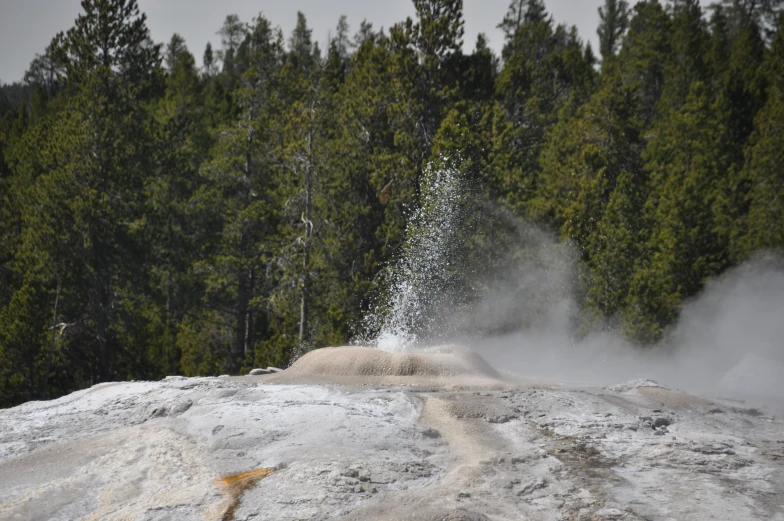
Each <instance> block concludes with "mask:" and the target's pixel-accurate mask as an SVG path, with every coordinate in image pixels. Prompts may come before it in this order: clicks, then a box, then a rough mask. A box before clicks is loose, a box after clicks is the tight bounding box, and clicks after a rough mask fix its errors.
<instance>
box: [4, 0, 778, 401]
mask: <svg viewBox="0 0 784 521" xmlns="http://www.w3.org/2000/svg"><path fill="white" fill-rule="evenodd" d="M413 3H414V6H415V9H416V16H415V17H414V18H413V19H411V18H409V19H407V20H405V21H403V22H400V23H398V24H395V25H393V26H392V27H391V28H390V29H389V30H388V31H379V30H376V29H375V28H374V27H373V26H372V25H371V24H370V23H367V22H363V23H362V24H361V26H360V27H359V30H358V31H356V32H354V33H353V34H352V32H351V30H350V28H349V27H348V24H347V22H346V18H345V17H340V18H339V19H338V23H337V27H336V29H335V31H334V35H333V36H331V37H330V39H329V42H328V47H327V48H326V49H320V48H319V45H318V44H317V43H316V42H315V41H314V40H313V38H312V34H311V30H310V29H309V28H308V25H307V21H306V18H305V16H304V15H303V14H302V13H300V14H298V18H297V24H296V27H295V29H294V30H293V32H292V33H291V34H289V35H284V34H283V33H282V31H281V30H280V29H279V28H277V27H276V26H275V25H274V24H273V22H272V21H270V20H268V19H266V18H265V17H264V16H263V14H259V15H258V16H257V17H256V18H255V19H253V20H251V21H248V22H246V21H242V20H240V19H239V18H238V17H237V16H236V15H230V16H228V17H227V18H226V20H225V21H224V23H223V25H222V27H221V28H220V31H219V32H218V34H219V35H220V40H221V41H220V45H219V48H217V49H213V48H212V46H211V45H210V44H208V45H207V47H206V49H205V50H204V53H203V57H202V66H201V67H199V66H198V65H197V62H196V59H195V57H194V55H193V54H192V53H191V51H190V50H189V49H188V48H187V45H186V42H185V41H184V40H183V38H182V37H180V36H179V35H177V34H175V35H173V36H172V38H171V40H170V41H169V42H168V44H166V45H165V46H163V45H160V44H156V43H154V42H153V41H152V40H151V38H150V35H149V30H148V28H147V25H146V18H145V15H144V14H143V13H141V12H140V11H139V8H138V6H137V3H136V1H135V0H83V1H82V12H81V14H80V15H79V17H78V18H77V19H76V21H75V23H74V25H73V27H72V28H71V29H70V30H68V31H67V32H65V33H60V34H58V35H56V36H55V37H54V38H53V39H52V41H51V43H50V45H49V46H48V47H47V48H46V50H45V51H44V52H43V53H42V54H40V55H37V56H36V57H35V59H34V60H33V61H32V63H31V64H30V67H29V69H28V71H27V72H26V74H25V77H24V80H23V81H22V82H21V83H16V84H13V85H5V86H3V87H2V88H1V89H0V404H2V405H6V406H7V405H13V404H17V403H20V402H22V401H25V400H30V399H40V398H45V397H52V396H58V395H62V394H64V393H67V392H70V391H72V390H74V389H78V388H82V387H85V386H89V385H91V384H94V383H98V382H105V381H111V380H124V379H156V378H161V377H163V376H165V375H168V374H185V375H210V374H223V373H229V374H237V373H239V372H241V371H245V370H247V369H249V368H251V367H254V366H267V365H279V366H280V365H285V364H286V363H287V362H288V361H289V360H291V359H292V357H293V356H295V355H296V353H298V352H301V351H302V350H304V349H309V348H312V347H321V346H326V345H337V344H342V343H345V342H347V341H349V340H350V339H351V338H354V337H355V336H356V335H357V334H359V333H360V331H359V329H360V328H361V317H362V314H363V312H365V311H366V310H367V309H368V308H369V307H370V306H371V303H372V302H373V299H374V298H377V297H378V294H379V291H381V290H380V289H379V283H378V280H379V276H380V274H381V272H382V271H383V270H384V268H385V266H387V265H388V263H389V262H390V260H392V259H393V258H394V257H395V255H396V252H398V251H399V250H400V248H401V244H402V242H403V241H404V239H405V236H406V223H407V220H408V219H409V217H410V216H411V215H412V212H413V210H414V209H415V208H416V207H417V205H418V204H419V201H420V198H421V197H422V192H423V190H425V189H426V181H425V179H424V175H425V172H426V171H427V168H428V165H429V164H431V163H434V162H438V161H440V160H442V158H444V157H451V158H460V161H459V165H458V166H457V168H459V169H460V170H461V172H463V175H464V176H465V177H466V178H467V179H470V180H471V183H472V186H473V187H475V191H476V194H475V197H481V198H486V200H487V201H490V202H492V203H493V204H494V205H496V206H497V207H498V208H501V209H503V211H504V212H507V213H509V214H511V215H514V216H516V217H517V218H520V219H524V220H526V221H529V222H533V223H536V224H537V225H538V226H541V227H543V228H545V229H547V230H550V231H551V232H552V233H553V234H554V235H556V236H557V237H559V238H560V240H562V241H563V242H564V243H567V244H569V245H571V246H573V247H574V248H575V250H576V251H577V252H578V256H579V259H578V260H579V270H578V274H579V288H580V293H579V300H580V303H581V306H580V307H581V309H580V316H579V320H578V321H577V323H576V324H575V330H576V331H578V332H579V331H588V330H595V329H596V328H599V329H612V330H616V331H620V332H622V333H623V334H624V335H626V336H627V337H628V338H630V339H632V340H634V341H636V342H637V343H640V344H642V345H650V344H654V343H656V342H658V341H659V340H661V339H662V338H663V337H664V336H666V334H667V331H668V327H669V326H671V325H672V324H673V323H674V322H675V320H676V319H677V317H678V313H679V310H680V308H681V305H682V303H683V301H684V300H685V299H687V298H689V297H691V296H693V295H695V294H696V293H697V292H699V291H700V289H701V288H702V287H703V285H704V284H705V282H706V281H707V280H708V279H709V278H711V277H714V276H717V275H720V274H721V273H722V272H723V271H725V270H726V269H728V268H729V267H732V266H735V265H737V264H739V263H741V262H743V261H744V260H745V259H746V258H747V257H748V256H749V255H751V254H753V253H754V252H755V251H757V250H760V249H770V248H779V247H782V246H784V168H783V165H784V33H783V32H782V31H780V30H778V29H779V27H780V26H781V21H782V14H781V13H782V7H784V2H782V0H765V1H751V0H722V1H720V2H718V3H714V4H712V5H710V6H707V7H701V5H700V3H699V2H698V1H697V0H670V1H667V2H666V3H661V2H659V1H657V0H644V1H640V2H638V3H637V4H636V5H634V6H630V5H629V4H628V3H627V2H626V1H623V0H606V1H605V4H604V5H603V6H602V7H601V8H600V17H601V23H600V25H599V27H598V36H599V49H598V52H595V51H594V50H593V49H592V48H591V46H590V44H588V43H585V42H584V41H583V40H582V39H581V38H580V36H579V35H578V33H577V30H576V29H575V28H574V27H567V26H566V25H559V24H556V23H555V22H554V21H553V18H552V17H551V16H550V15H549V14H548V12H547V10H546V5H545V4H544V2H543V1H542V0H512V1H511V3H510V5H509V10H508V13H507V15H506V16H505V17H504V18H503V20H501V21H500V23H499V28H500V29H502V30H503V33H504V45H503V51H502V53H501V56H496V55H495V54H494V52H493V51H492V50H491V49H490V48H489V47H488V44H487V40H486V38H485V37H484V36H483V35H480V36H479V37H478V39H477V41H476V45H475V47H474V50H473V51H472V52H471V53H470V54H469V53H466V52H464V51H463V48H464V46H463V25H464V20H463V11H462V1H461V0H413ZM479 221H482V222H481V223H479V225H477V226H474V227H473V228H472V230H473V231H472V233H473V234H474V235H475V240H476V244H479V245H481V248H479V249H478V250H475V252H474V254H477V251H478V252H480V254H481V256H482V259H483V262H484V263H486V265H487V269H489V270H491V269H492V268H493V266H494V265H496V264H500V263H503V262H509V256H508V255H502V253H503V252H508V251H509V249H510V248H515V247H516V246H515V245H514V244H510V241H511V240H512V239H510V236H509V234H504V233H503V230H499V226H500V225H499V224H498V223H497V222H494V221H493V219H492V218H487V219H484V220H481V219H478V221H477V222H479ZM482 223H484V224H482Z"/></svg>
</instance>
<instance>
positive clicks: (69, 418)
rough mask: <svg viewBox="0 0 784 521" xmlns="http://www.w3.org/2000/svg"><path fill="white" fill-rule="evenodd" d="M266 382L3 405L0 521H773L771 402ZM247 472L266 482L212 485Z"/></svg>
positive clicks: (509, 386)
mask: <svg viewBox="0 0 784 521" xmlns="http://www.w3.org/2000/svg"><path fill="white" fill-rule="evenodd" d="M284 373H285V372H284ZM270 378H271V376H254V377H243V378H179V377H174V378H168V379H166V380H163V381H160V382H132V383H117V384H102V385H98V386H95V387H93V388H91V389H87V390H84V391H79V392H76V393H73V394H71V395H69V396H66V397H63V398H60V399H58V400H53V401H49V402H31V403H27V404H24V405H22V406H19V407H16V408H13V409H7V410H3V411H0V519H3V520H6V519H7V520H31V521H32V520H35V521H38V520H45V519H58V520H71V519H89V520H99V519H109V520H115V519H116V520H120V519H123V520H126V519H132V520H170V521H174V520H192V519H205V520H223V519H237V520H262V519H270V520H310V519H312V520H320V519H340V520H398V519H406V520H422V521H431V520H432V521H436V520H438V521H443V520H450V521H473V520H477V521H478V520H513V519H514V520H519V519H531V520H586V521H587V520H646V521H653V520H662V521H665V520H666V521H669V520H695V521H697V520H700V521H702V520H706V519H726V520H736V519H744V520H754V519H759V520H763V519H764V520H774V521H775V520H779V521H782V520H784V423H782V420H781V418H779V417H778V416H776V415H775V414H774V413H773V412H771V411H769V410H767V409H756V408H749V407H748V406H746V404H742V403H738V402H731V401H726V400H725V401H716V400H708V399H704V398H699V397H695V396H692V395H688V394H685V393H681V392H678V391H676V390H670V389H667V388H665V387H662V386H658V385H657V384H656V383H655V382H651V381H633V382H628V383H626V384H619V385H616V386H610V387H604V388H600V387H566V386H548V385H544V384H532V383H520V382H509V381H500V380H499V381H497V382H495V383H494V384H493V385H488V386H485V387H482V386H481V385H480V386H478V385H476V384H475V383H474V384H472V385H460V382H459V380H458V381H456V382H455V385H453V386H448V387H447V386H436V385H430V384H431V383H432V382H430V383H427V382H425V384H424V385H423V382H422V381H417V380H416V379H415V378H414V377H413V376H412V379H411V380H410V381H409V382H407V383H406V382H405V381H396V382H395V383H396V384H395V385H392V386H386V385H377V384H374V383H373V381H371V380H368V381H366V382H365V383H364V384H357V383H355V382H354V383H351V384H340V385H339V384H335V383H329V384H316V383H313V382H312V379H309V380H308V383H307V384H297V383H290V382H289V383H286V384H280V383H270ZM257 469H272V472H271V473H269V474H267V473H266V472H265V473H264V474H263V476H264V477H263V478H260V479H257V480H252V481H246V482H244V486H243V487H242V489H241V493H235V494H233V495H232V494H229V493H227V491H226V488H225V487H222V486H221V481H220V480H221V479H225V478H226V477H227V476H238V475H244V474H243V473H249V472H252V471H255V470H257ZM236 490H240V489H235V491H236Z"/></svg>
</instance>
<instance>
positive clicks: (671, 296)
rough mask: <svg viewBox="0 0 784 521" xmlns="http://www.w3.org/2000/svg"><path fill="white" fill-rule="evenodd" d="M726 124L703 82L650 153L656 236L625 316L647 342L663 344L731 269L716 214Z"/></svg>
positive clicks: (650, 217)
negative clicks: (682, 315)
mask: <svg viewBox="0 0 784 521" xmlns="http://www.w3.org/2000/svg"><path fill="white" fill-rule="evenodd" d="M722 121H723V120H722V117H721V112H720V111H718V110H716V107H715V104H714V103H713V102H711V99H710V93H709V91H708V89H707V88H706V86H705V85H704V84H703V83H701V82H696V83H694V84H693V85H692V88H691V92H690V93H689V96H688V98H687V100H686V103H685V104H684V105H683V107H682V108H681V109H680V110H678V111H677V112H676V113H675V114H674V115H673V116H672V122H671V124H670V125H669V126H668V127H666V128H665V129H663V130H662V132H661V133H660V134H659V135H658V136H656V138H654V139H653V140H651V142H650V143H649V146H648V147H647V149H646V152H645V159H646V166H647V169H648V170H649V172H650V174H649V175H650V183H649V188H648V190H649V195H648V200H647V201H646V203H645V214H646V221H647V223H646V224H647V226H648V227H649V229H650V236H649V237H648V240H647V244H646V249H645V252H644V253H643V255H641V257H640V262H639V266H638V268H637V270H636V272H635V275H634V280H633V282H632V287H631V288H630V290H629V310H628V313H627V316H626V326H627V330H628V331H629V333H630V334H631V335H633V336H634V337H636V338H638V339H639V340H641V341H644V342H654V341H657V340H659V339H660V338H661V336H662V334H663V332H664V330H665V328H666V327H667V326H669V325H671V324H672V323H673V322H674V321H675V319H676V318H677V316H678V312H679V309H680V305H681V302H682V301H683V299H685V298H687V297H690V296H692V295H695V294H696V293H697V292H698V291H699V290H700V289H702V287H703V285H704V284H705V281H706V280H707V279H708V278H709V277H711V276H714V275H716V274H718V273H720V272H721V270H723V269H724V268H726V266H727V264H728V259H727V244H726V243H725V242H724V240H723V239H722V238H721V236H720V235H718V234H717V233H716V231H715V229H716V225H715V215H714V211H715V210H714V205H715V204H716V200H717V197H718V195H719V189H720V187H721V183H722V177H723V176H724V175H726V172H727V157H726V153H725V148H726V147H725V146H724V144H725V143H726V142H727V139H728V134H727V130H726V128H725V127H724V125H723V123H722Z"/></svg>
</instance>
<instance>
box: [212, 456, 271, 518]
mask: <svg viewBox="0 0 784 521" xmlns="http://www.w3.org/2000/svg"><path fill="white" fill-rule="evenodd" d="M275 470H276V469H275V468H263V467H262V468H260V469H256V470H251V471H249V472H243V473H241V474H233V475H230V476H224V477H222V478H219V479H217V480H216V481H215V483H216V484H217V485H219V486H220V487H221V488H222V489H223V491H224V493H226V495H227V496H228V499H229V502H228V505H227V506H226V509H225V510H224V511H223V514H222V515H221V518H220V519H221V521H231V520H232V519H234V512H235V511H236V510H237V507H239V506H240V500H241V498H242V494H243V493H244V492H245V491H246V490H248V489H249V488H250V487H252V486H253V485H254V484H255V483H256V482H257V481H258V480H260V479H262V478H265V477H267V476H269V475H270V474H272V473H273V472H275Z"/></svg>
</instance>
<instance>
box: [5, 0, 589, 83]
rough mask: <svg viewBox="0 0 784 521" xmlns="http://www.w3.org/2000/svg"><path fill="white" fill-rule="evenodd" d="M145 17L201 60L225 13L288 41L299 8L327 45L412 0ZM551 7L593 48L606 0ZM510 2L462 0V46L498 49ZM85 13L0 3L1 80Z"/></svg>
mask: <svg viewBox="0 0 784 521" xmlns="http://www.w3.org/2000/svg"><path fill="white" fill-rule="evenodd" d="M138 3H139V8H140V9H141V11H142V12H144V13H146V14H147V26H148V27H149V29H150V33H151V35H152V38H153V40H155V41H156V42H162V43H165V42H168V41H169V38H171V35H172V34H173V33H180V34H181V35H182V36H183V37H184V38H185V42H186V44H187V45H188V49H189V50H190V51H191V52H192V53H193V54H194V56H195V57H196V62H197V63H199V64H201V58H202V55H203V53H204V47H205V45H206V44H207V42H208V41H209V42H212V45H213V48H214V49H218V48H220V37H219V36H217V35H216V34H215V33H216V32H217V31H218V29H219V28H220V26H221V25H222V23H223V20H224V19H225V18H226V15H228V14H237V15H239V17H240V19H241V20H242V21H244V22H250V21H251V20H252V19H253V18H254V17H255V16H256V15H257V14H259V12H262V13H263V14H264V15H265V16H266V17H267V18H268V19H269V20H270V21H271V22H272V23H273V25H278V26H280V27H281V29H283V31H284V34H285V35H286V37H287V38H288V35H289V33H290V32H291V30H292V29H293V28H294V25H295V23H296V20H297V11H302V12H303V13H304V14H305V17H306V18H307V20H308V26H309V27H310V28H311V29H313V38H314V39H315V40H317V41H318V42H319V45H320V46H321V47H322V49H325V48H326V42H327V37H328V34H329V33H330V31H331V32H333V33H334V28H335V26H336V25H337V21H338V18H339V17H340V15H341V14H345V15H347V16H348V22H349V24H350V29H351V30H350V33H351V34H352V35H353V34H354V32H355V31H356V30H357V29H358V28H359V24H360V22H362V20H363V19H367V20H368V21H370V22H372V23H373V27H374V28H375V29H376V30H378V29H379V28H381V27H384V28H385V29H387V28H389V27H390V26H391V25H393V24H395V23H397V22H399V21H402V20H404V19H405V18H406V17H407V16H412V17H413V15H414V8H413V3H412V2H411V1H410V0H218V1H216V0H138ZM545 3H546V5H547V9H548V11H549V12H550V14H552V15H553V18H554V19H555V21H556V22H557V23H561V22H566V23H567V24H569V25H577V28H578V30H579V32H580V36H581V37H582V38H583V39H584V40H586V39H587V40H590V41H591V43H592V45H593V46H594V50H597V46H596V27H597V26H598V24H599V15H598V14H597V9H598V8H599V6H600V5H602V4H603V3H604V2H603V0H545ZM508 6H509V0H463V18H464V20H465V32H466V34H465V37H464V41H465V47H466V50H468V51H470V50H471V49H473V47H474V43H475V42H476V36H477V34H479V33H481V32H483V33H485V34H486V35H487V36H488V38H489V39H490V45H491V47H492V48H493V49H495V50H496V51H497V52H499V51H500V49H501V46H502V43H503V41H502V39H503V37H502V34H501V32H500V31H499V30H498V29H496V25H498V23H499V22H500V21H501V20H502V19H503V17H504V14H505V13H506V10H507V7H508ZM80 12H81V5H80V0H0V49H2V55H1V56H2V57H1V58H0V82H3V83H11V82H13V81H18V80H21V79H22V76H23V75H24V72H25V70H27V67H28V66H29V65H30V62H31V61H32V59H33V58H34V57H35V54H36V53H41V52H43V50H44V49H45V48H46V46H47V45H48V44H49V42H50V41H51V39H52V37H53V36H54V35H55V34H56V33H57V32H58V31H66V30H68V29H69V28H70V27H71V26H72V25H73V21H74V20H75V19H76V17H77V16H78V15H79V13H80Z"/></svg>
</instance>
